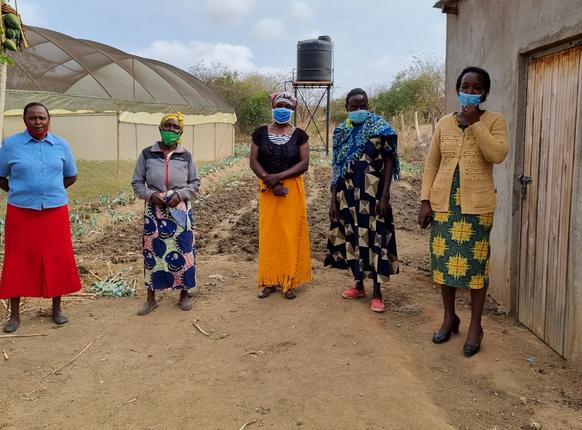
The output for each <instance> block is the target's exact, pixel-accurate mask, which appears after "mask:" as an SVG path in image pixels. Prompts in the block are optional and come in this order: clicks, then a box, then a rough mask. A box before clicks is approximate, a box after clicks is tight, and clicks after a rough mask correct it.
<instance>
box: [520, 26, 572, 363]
mask: <svg viewBox="0 0 582 430" xmlns="http://www.w3.org/2000/svg"><path fill="white" fill-rule="evenodd" d="M579 46H582V35H577V36H575V37H573V38H570V39H565V40H562V41H559V42H557V43H553V44H549V45H544V46H541V47H538V48H535V49H530V50H527V51H522V52H520V53H519V57H518V71H517V73H518V88H517V105H516V111H517V112H516V113H517V115H516V131H515V142H516V147H515V157H514V168H513V187H512V199H511V200H512V227H511V231H512V237H514V238H516V239H517V240H514V241H512V246H511V257H510V261H511V268H510V276H511V279H514V280H515V282H511V283H510V297H511V301H510V311H511V313H512V314H513V315H515V318H516V319H517V321H518V322H519V286H520V283H521V279H520V256H521V255H520V252H521V220H522V203H523V200H522V191H521V190H522V187H521V181H520V180H519V178H520V176H521V175H522V173H523V167H524V166H523V163H524V154H525V133H526V118H527V81H528V69H529V63H530V61H532V60H534V59H537V58H540V57H544V56H546V55H550V54H555V53H558V52H561V51H565V50H568V49H571V48H575V47H579ZM581 74H582V72H581ZM578 106H579V109H578V131H577V134H576V138H575V143H574V144H575V148H576V149H575V160H574V168H573V172H572V174H573V187H572V193H573V196H572V202H571V212H570V226H571V227H570V229H571V240H570V243H569V249H568V273H567V280H568V281H567V282H568V285H569V288H568V297H567V301H566V321H565V339H573V338H574V334H575V328H576V324H575V322H576V307H575V306H574V304H575V300H576V291H575V288H573V285H574V280H575V270H574V269H575V261H576V245H577V244H578V245H582V214H577V212H576V208H577V207H580V206H582V196H580V193H582V87H581V89H580V90H579V95H578ZM574 230H579V231H580V237H579V238H576V237H572V233H573V232H574ZM577 239H578V240H577ZM578 241H579V242H578ZM580 253H581V254H582V251H580ZM579 281H582V280H579ZM579 295H580V296H581V297H580V298H579V301H580V302H582V291H581V292H580V293H579ZM578 312H579V313H582V309H579V310H578ZM579 342H580V341H579ZM564 343H565V345H564V356H565V357H566V358H567V357H569V356H571V354H572V349H573V348H572V347H573V345H572V342H568V341H567V340H565V342H564ZM578 349H580V350H582V346H580V347H579V348H578ZM581 359H582V357H581Z"/></svg>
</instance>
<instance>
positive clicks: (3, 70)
mask: <svg viewBox="0 0 582 430" xmlns="http://www.w3.org/2000/svg"><path fill="white" fill-rule="evenodd" d="M7 69H8V67H7V66H6V64H0V134H1V136H0V137H1V138H2V140H4V106H5V105H6V74H7V71H8V70H7Z"/></svg>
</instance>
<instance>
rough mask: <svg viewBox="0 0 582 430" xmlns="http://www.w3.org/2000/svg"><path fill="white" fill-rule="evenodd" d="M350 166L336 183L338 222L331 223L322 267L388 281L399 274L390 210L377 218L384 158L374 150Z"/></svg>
mask: <svg viewBox="0 0 582 430" xmlns="http://www.w3.org/2000/svg"><path fill="white" fill-rule="evenodd" d="M374 154H376V158H375V159H374V161H373V162H372V163H370V162H369V159H370V158H371V157H370V156H369V155H368V154H364V155H363V156H362V157H361V159H360V160H359V161H357V162H355V163H353V164H352V165H351V167H350V168H349V169H348V172H347V174H346V176H345V179H344V180H343V181H342V182H341V184H340V185H339V186H338V192H337V203H338V208H339V221H338V222H332V223H331V225H330V227H329V233H328V239H327V255H326V258H325V261H324V265H325V266H331V267H334V268H336V269H350V270H351V272H352V275H353V277H354V280H356V281H363V280H364V279H365V278H368V279H373V280H375V281H377V282H387V281H388V280H389V279H390V275H394V274H396V273H398V271H399V268H398V252H397V249H396V234H395V229H394V219H393V215H392V209H390V210H389V211H388V214H387V215H386V216H385V217H380V215H379V214H378V211H377V208H378V203H379V200H380V196H381V194H382V189H383V175H384V173H383V171H381V170H380V168H381V167H383V161H382V157H381V154H380V153H379V152H375V153H374Z"/></svg>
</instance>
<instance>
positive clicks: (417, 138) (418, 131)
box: [414, 111, 422, 145]
mask: <svg viewBox="0 0 582 430" xmlns="http://www.w3.org/2000/svg"><path fill="white" fill-rule="evenodd" d="M414 129H415V130H416V141H417V142H418V144H419V145H420V144H421V143H422V136H421V135H420V128H419V127H418V111H414Z"/></svg>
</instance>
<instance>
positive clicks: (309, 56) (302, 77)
mask: <svg viewBox="0 0 582 430" xmlns="http://www.w3.org/2000/svg"><path fill="white" fill-rule="evenodd" d="M332 68H333V43H332V42H331V37H329V36H319V37H318V38H317V39H309V40H300V41H299V42H297V76H296V77H295V80H297V81H315V82H320V81H331V80H332Z"/></svg>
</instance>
